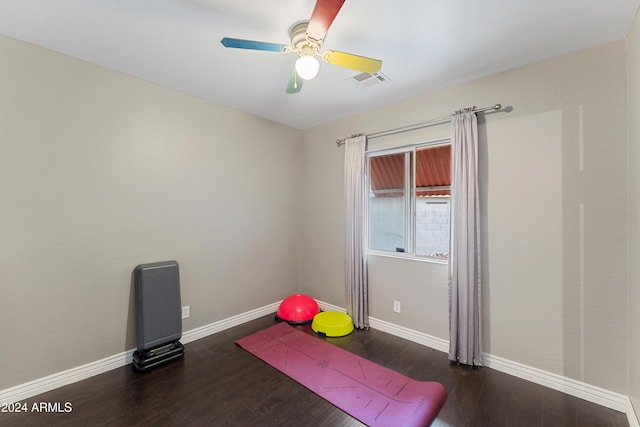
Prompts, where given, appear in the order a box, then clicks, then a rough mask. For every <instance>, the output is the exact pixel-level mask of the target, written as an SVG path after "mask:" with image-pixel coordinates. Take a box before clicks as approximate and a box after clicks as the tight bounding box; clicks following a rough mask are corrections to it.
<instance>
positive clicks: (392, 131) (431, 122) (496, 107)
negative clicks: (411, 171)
mask: <svg viewBox="0 0 640 427" xmlns="http://www.w3.org/2000/svg"><path fill="white" fill-rule="evenodd" d="M501 109H502V105H501V104H495V105H493V106H491V107H484V108H476V107H473V111H474V112H475V113H482V112H484V111H499V110H501ZM449 121H451V116H450V115H449V116H447V117H440V118H439V119H432V120H429V121H426V122H422V123H417V124H415V125H409V126H402V127H399V128H395V129H387V130H383V131H380V132H374V133H371V134H369V135H367V138H380V137H382V136H388V135H395V134H397V133H402V132H408V131H411V130H416V129H422V128H425V127H428V126H434V125H439V124H441V123H447V122H449ZM345 141H346V138H345V139H336V145H337V146H338V147H340V146H341V145H344V142H345Z"/></svg>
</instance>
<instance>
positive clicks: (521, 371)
mask: <svg viewBox="0 0 640 427" xmlns="http://www.w3.org/2000/svg"><path fill="white" fill-rule="evenodd" d="M279 304H280V301H278V302H275V303H273V304H269V305H266V306H264V307H261V308H257V309H255V310H251V311H248V312H246V313H242V314H239V315H237V316H232V317H229V318H226V319H223V320H220V321H217V322H214V323H211V324H209V325H205V326H201V327H199V328H195V329H192V330H190V331H186V332H184V333H183V335H182V339H181V341H182V342H183V343H185V344H186V343H189V342H192V341H195V340H198V339H200V338H204V337H207V336H209V335H212V334H215V333H217V332H221V331H224V330H226V329H229V328H232V327H234V326H238V325H241V324H243V323H246V322H249V321H251V320H254V319H257V318H259V317H262V316H266V315H268V314H271V313H275V312H276V311H277V309H278V306H279ZM318 305H319V306H320V308H321V309H322V310H324V311H341V312H345V311H346V310H345V309H344V308H342V307H338V306H335V305H332V304H328V303H324V302H321V301H318ZM369 322H370V324H371V327H372V328H374V329H378V330H380V331H383V332H387V333H389V334H392V335H395V336H398V337H401V338H404V339H407V340H409V341H413V342H416V343H418V344H422V345H424V346H426V347H429V348H433V349H435V350H439V351H443V352H445V353H446V352H448V351H449V342H448V341H447V340H443V339H441V338H437V337H433V336H431V335H428V334H425V333H422V332H419V331H415V330H413V329H409V328H405V327H404V326H399V325H396V324H393V323H390V322H386V321H384V320H380V319H376V318H373V317H370V318H369ZM133 352H134V350H127V351H124V352H122V353H119V354H116V355H114V356H110V357H106V358H104V359H101V360H98V361H96V362H92V363H88V364H86V365H82V366H79V367H76V368H72V369H68V370H66V371H63V372H58V373H56V374H53V375H49V376H47V377H44V378H40V379H37V380H34V381H29V382H27V383H24V384H20V385H17V386H14V387H11V388H8V389H5V390H0V403H11V402H18V401H21V400H24V399H27V398H30V397H33V396H36V395H38V394H41V393H45V392H47V391H50V390H53V389H56V388H58V387H62V386H65V385H68V384H72V383H75V382H78V381H81V380H84V379H86V378H89V377H92V376H94V375H98V374H101V373H104V372H107V371H110V370H112V369H116V368H119V367H122V366H125V365H127V364H130V363H131V361H132V356H133ZM483 360H484V364H485V366H487V367H488V368H491V369H495V370H497V371H501V372H504V373H507V374H509V375H513V376H515V377H518V378H522V379H524V380H527V381H531V382H533V383H536V384H540V385H543V386H546V387H549V388H552V389H554V390H558V391H561V392H563V393H567V394H570V395H572V396H575V397H578V398H580V399H584V400H587V401H589V402H593V403H596V404H599V405H602V406H605V407H607V408H610V409H614V410H616V411H619V412H623V413H626V414H627V419H628V420H629V426H630V427H640V424H639V423H638V418H637V416H636V414H635V411H634V409H633V406H632V404H631V400H630V399H629V398H628V397H627V396H624V395H621V394H619V393H614V392H612V391H608V390H604V389H602V388H599V387H596V386H592V385H589V384H585V383H583V382H580V381H576V380H573V379H570V378H566V377H563V376H560V375H557V374H553V373H550V372H546V371H543V370H540V369H537V368H533V367H531V366H526V365H523V364H520V363H517V362H513V361H510V360H507V359H503V358H500V357H497V356H492V355H490V354H485V355H484V358H483Z"/></svg>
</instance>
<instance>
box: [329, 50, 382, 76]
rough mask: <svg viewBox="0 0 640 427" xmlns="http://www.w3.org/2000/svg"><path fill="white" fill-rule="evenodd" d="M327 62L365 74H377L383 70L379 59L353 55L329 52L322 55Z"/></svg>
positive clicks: (334, 51)
mask: <svg viewBox="0 0 640 427" xmlns="http://www.w3.org/2000/svg"><path fill="white" fill-rule="evenodd" d="M322 59H324V61H325V62H328V63H329V64H333V65H339V66H340V67H346V68H351V69H352V70H357V71H362V72H363V73H369V74H375V73H377V72H378V71H380V68H382V61H380V60H379V59H373V58H367V57H365V56H358V55H353V54H351V53H344V52H338V51H336V50H328V51H326V52H325V53H323V54H322Z"/></svg>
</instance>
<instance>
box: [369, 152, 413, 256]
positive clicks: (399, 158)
mask: <svg viewBox="0 0 640 427" xmlns="http://www.w3.org/2000/svg"><path fill="white" fill-rule="evenodd" d="M406 156H408V153H398V154H388V155H383V156H375V157H370V158H369V186H370V187H369V248H371V249H378V250H384V251H399V252H404V251H405V250H406V238H405V230H406V217H407V199H406V191H405V190H406V182H407V178H406V165H405V164H406V161H405V158H406Z"/></svg>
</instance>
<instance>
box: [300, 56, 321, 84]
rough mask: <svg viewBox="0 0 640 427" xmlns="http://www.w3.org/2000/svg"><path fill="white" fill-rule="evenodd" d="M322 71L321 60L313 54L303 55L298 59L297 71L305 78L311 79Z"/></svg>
mask: <svg viewBox="0 0 640 427" xmlns="http://www.w3.org/2000/svg"><path fill="white" fill-rule="evenodd" d="M318 71H320V62H318V60H317V59H316V58H315V57H313V56H312V55H301V56H300V58H298V59H297V60H296V73H298V75H299V76H300V77H301V78H303V79H305V80H311V79H313V78H314V77H315V76H317V75H318Z"/></svg>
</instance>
